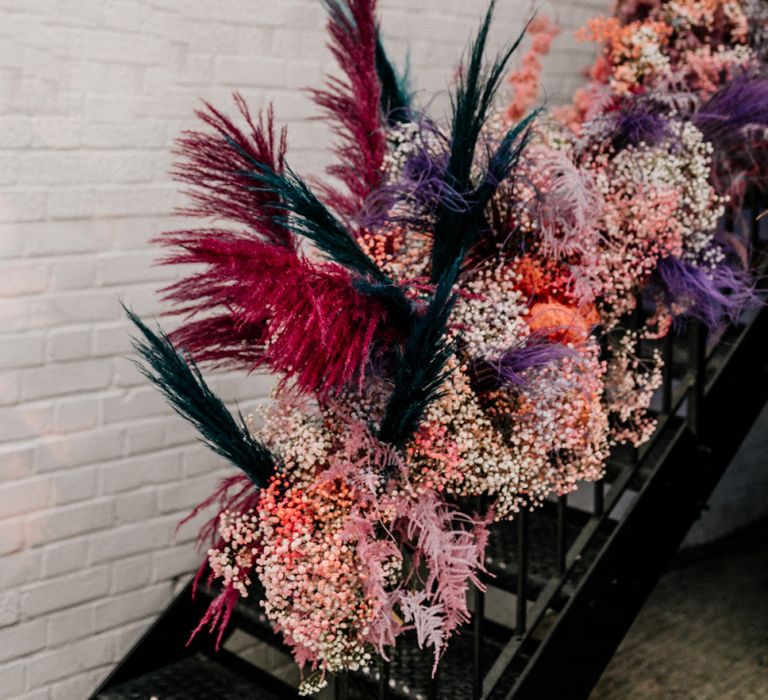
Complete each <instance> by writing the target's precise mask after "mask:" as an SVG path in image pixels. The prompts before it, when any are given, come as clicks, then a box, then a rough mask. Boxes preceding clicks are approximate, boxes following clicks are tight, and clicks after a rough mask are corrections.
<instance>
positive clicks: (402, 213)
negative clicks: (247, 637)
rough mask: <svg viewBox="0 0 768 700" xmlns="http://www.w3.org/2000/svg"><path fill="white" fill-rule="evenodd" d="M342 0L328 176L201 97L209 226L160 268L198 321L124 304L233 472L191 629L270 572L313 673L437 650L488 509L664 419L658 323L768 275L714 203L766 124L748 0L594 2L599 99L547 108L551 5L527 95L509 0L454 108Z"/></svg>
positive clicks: (188, 139)
mask: <svg viewBox="0 0 768 700" xmlns="http://www.w3.org/2000/svg"><path fill="white" fill-rule="evenodd" d="M326 5H327V8H328V11H329V24H328V26H329V32H330V46H331V50H332V52H333V55H334V56H335V58H336V60H337V62H338V64H339V67H340V69H341V74H340V77H335V78H330V79H329V80H328V82H327V83H326V85H325V86H324V87H323V88H322V89H318V90H313V91H312V96H313V98H314V100H315V102H316V103H317V105H318V106H319V107H320V108H321V109H322V110H323V112H324V114H325V116H326V117H327V118H328V119H329V121H330V122H331V123H332V125H333V130H334V133H335V135H336V138H337V145H336V156H337V159H336V163H335V164H334V165H333V166H332V167H331V168H330V169H329V171H328V172H329V175H330V176H331V178H330V179H329V180H328V181H327V182H321V183H319V184H317V185H315V186H314V187H310V185H309V184H308V183H307V181H305V180H304V179H302V178H301V177H300V176H299V175H298V174H297V173H296V172H295V171H294V170H292V169H291V167H290V165H289V164H288V160H287V156H286V154H287V147H286V144H287V134H286V132H285V130H277V129H276V128H275V126H274V121H275V120H274V115H273V113H272V110H271V109H270V110H267V111H266V112H265V113H263V114H260V115H258V116H253V115H252V114H251V113H250V112H249V110H248V108H247V106H246V105H245V103H244V101H243V100H242V99H241V98H240V97H239V96H235V104H236V106H237V108H238V111H239V113H240V117H241V120H242V124H243V125H242V126H238V125H237V124H236V123H235V121H233V120H231V119H230V118H229V117H227V116H226V115H225V114H223V113H222V112H220V111H219V110H217V109H216V108H214V107H212V106H210V105H206V106H205V109H203V110H201V111H200V112H199V113H198V116H199V118H200V119H201V121H202V123H203V125H204V126H203V128H202V129H201V130H200V131H192V132H188V133H186V134H185V135H184V136H183V137H182V138H181V139H180V141H179V147H178V153H177V155H178V157H179V161H178V165H177V167H176V170H175V175H176V176H177V178H178V179H179V180H180V181H181V182H182V183H184V184H185V185H186V186H187V187H188V193H189V200H190V205H189V207H188V208H187V209H186V210H185V211H184V212H183V213H184V214H185V215H187V216H190V217H198V218H201V219H203V220H206V223H205V224H203V225H202V226H201V227H198V228H192V229H188V230H182V231H175V232H171V233H168V234H165V235H163V236H162V237H161V238H160V239H159V242H160V244H161V245H163V246H165V247H166V248H167V249H168V250H169V253H168V255H167V257H166V258H165V260H164V262H165V263H167V264H173V265H179V264H184V265H187V264H189V265H192V268H191V270H192V271H191V272H189V273H188V274H187V275H186V276H185V277H184V278H183V279H181V281H179V282H177V283H175V284H173V285H172V286H170V287H168V288H167V289H166V290H165V298H166V299H167V300H168V301H169V302H171V303H172V304H173V308H174V311H175V312H176V313H178V314H180V315H181V316H182V319H183V320H182V322H181V325H180V326H179V327H178V328H177V330H175V331H174V332H173V333H172V334H170V335H166V334H164V333H163V332H161V331H153V330H151V329H150V328H148V327H147V326H146V325H145V324H144V323H142V321H141V320H140V319H139V318H137V317H136V316H135V315H134V314H132V313H131V312H128V313H129V315H130V317H131V319H132V320H133V321H134V323H135V324H136V326H137V328H138V329H139V331H140V334H141V335H140V340H138V341H137V342H136V346H137V349H138V351H139V352H140V354H141V355H142V356H143V358H144V360H145V370H144V371H145V373H146V375H147V376H148V378H149V379H150V380H151V381H152V382H154V383H155V384H156V385H157V386H158V388H159V389H160V390H161V391H162V392H163V393H164V394H165V395H166V397H167V398H168V400H169V401H170V403H171V404H172V405H173V407H174V408H175V409H176V410H177V411H178V412H179V413H180V414H181V415H182V416H183V417H184V418H186V419H187V420H189V421H190V422H192V423H193V424H194V425H195V427H196V428H197V429H198V431H199V432H200V434H201V436H202V439H203V440H204V441H205V442H206V443H208V444H209V445H210V446H211V448H212V449H214V451H216V452H217V453H218V454H220V455H222V456H223V457H225V458H226V459H228V460H229V461H230V462H231V463H232V464H233V465H235V466H236V467H238V468H239V470H240V473H239V474H238V475H237V476H233V477H231V478H229V479H227V480H225V481H224V482H223V483H222V484H221V486H220V488H219V489H218V490H217V491H216V493H214V494H213V495H212V496H211V498H210V499H209V500H208V501H206V503H204V504H201V506H200V509H203V508H206V507H208V506H210V505H212V504H214V503H216V504H217V505H218V514H217V515H216V517H214V519H213V520H211V521H210V522H209V523H208V525H207V526H206V527H205V528H204V529H203V531H202V533H201V538H202V539H203V541H207V542H208V543H209V550H208V557H207V560H206V561H205V562H204V563H203V566H202V567H201V570H200V574H199V577H200V578H201V580H202V578H204V577H206V576H207V578H208V580H209V582H211V583H212V582H213V581H217V582H218V583H219V584H220V591H221V592H220V594H219V595H218V597H217V598H216V599H215V600H214V602H213V604H212V605H211V607H210V609H209V611H208V613H207V615H206V616H205V618H204V619H203V620H202V621H201V622H200V625H199V627H198V629H197V630H196V632H198V631H199V630H201V629H203V628H204V627H209V628H210V629H211V630H218V634H219V639H220V638H221V634H222V632H223V629H224V627H225V626H226V624H227V621H228V619H229V617H230V615H231V613H232V610H233V608H234V606H235V605H236V604H237V601H238V600H239V599H240V598H241V597H247V596H249V595H259V596H260V597H261V599H262V605H263V608H264V611H265V613H266V615H267V617H268V618H269V620H270V621H271V622H272V623H273V625H274V627H275V629H276V630H278V631H279V632H280V633H281V634H282V635H283V637H284V639H285V641H286V643H287V644H288V645H289V646H290V647H291V649H292V650H293V652H294V655H295V658H296V661H297V662H298V664H299V665H300V666H301V667H302V668H306V669H307V670H308V672H307V673H306V674H305V676H304V681H303V683H302V687H301V691H302V692H304V693H311V692H314V691H315V690H317V689H319V688H321V687H322V686H323V685H324V684H325V682H326V675H327V674H328V673H335V672H338V671H341V670H345V669H351V670H354V669H358V668H360V667H365V666H368V665H369V664H370V663H371V660H372V658H373V656H374V655H381V656H383V657H385V658H386V657H387V654H388V649H391V647H392V646H393V645H395V644H396V643H397V638H398V637H399V636H400V635H402V634H403V633H404V632H406V631H408V630H415V634H416V636H417V640H418V643H419V645H420V646H422V647H429V648H431V649H432V650H433V651H434V658H435V666H437V663H438V661H439V659H440V656H441V654H442V653H443V651H444V650H445V648H446V645H447V644H448V642H449V639H450V638H451V635H452V634H453V633H454V632H455V631H456V630H457V629H458V628H459V627H460V626H461V625H462V624H463V623H464V622H466V621H468V620H469V617H470V612H469V610H468V608H467V592H468V590H469V588H470V586H476V587H478V588H481V589H482V588H483V586H484V583H483V574H484V567H483V556H484V551H485V547H486V543H487V539H488V536H489V534H488V527H489V525H490V524H491V523H492V522H493V521H494V520H500V519H509V518H513V517H514V516H515V514H516V513H518V512H519V511H520V510H521V509H527V508H533V507H536V506H537V505H539V504H541V503H542V502H543V501H544V500H545V499H546V498H548V497H550V496H552V495H553V494H555V495H562V494H566V493H568V492H570V491H572V490H574V489H575V488H576V487H577V485H578V483H579V482H581V481H590V480H596V479H600V478H601V476H602V475H603V470H604V464H605V460H606V458H607V456H608V453H609V450H610V448H611V447H612V446H613V445H615V444H617V443H620V442H626V441H629V442H632V443H634V444H640V443H642V442H643V441H644V440H645V439H646V438H647V437H648V435H649V434H650V432H652V430H653V422H652V421H651V420H650V419H649V418H648V416H647V415H646V410H647V407H648V404H649V402H650V397H651V395H652V393H653V391H654V389H655V388H656V386H657V385H658V383H659V380H660V371H661V370H660V360H659V358H655V360H652V361H651V362H650V363H649V361H648V360H647V359H641V358H640V357H639V356H638V355H637V344H638V342H639V341H640V340H641V339H642V338H647V337H660V336H661V335H663V334H665V333H666V332H668V330H669V328H670V326H671V324H672V321H673V320H674V319H675V318H677V317H680V316H681V315H684V314H687V315H689V316H694V317H696V318H700V319H703V320H705V321H707V322H708V323H710V324H711V325H713V326H715V325H718V324H721V323H722V322H723V321H724V320H726V319H727V318H729V317H733V316H735V315H737V314H738V313H739V312H740V310H741V309H742V308H743V307H744V306H745V305H746V304H747V303H749V302H750V300H751V292H750V286H749V277H748V274H747V272H746V271H745V270H743V269H742V268H740V267H739V266H738V264H737V256H735V255H734V254H733V252H732V249H733V245H731V247H730V248H729V244H728V241H727V239H726V238H724V237H723V236H722V235H721V234H720V233H718V231H717V226H718V221H719V219H720V218H721V215H722V213H723V211H724V209H725V207H726V205H727V201H728V199H727V198H728V196H729V194H731V190H733V189H734V187H735V186H736V180H737V179H738V178H739V177H740V175H739V174H740V173H744V172H745V171H743V170H739V169H738V168H740V167H741V165H740V164H741V163H742V161H741V160H739V158H741V155H739V154H743V153H746V152H747V151H749V150H750V146H749V141H750V139H753V138H754V135H755V133H756V131H755V130H756V129H765V127H766V126H768V124H767V123H766V121H767V115H768V111H765V110H764V108H763V107H762V106H758V105H752V107H751V108H748V107H747V106H746V105H744V104H742V103H741V102H740V101H739V100H738V99H737V97H738V96H737V95H736V94H735V93H734V91H735V90H741V91H744V93H743V94H749V95H752V96H753V97H754V96H756V95H757V96H759V97H760V99H768V87H766V85H767V84H766V83H765V82H764V79H763V78H762V77H760V72H761V70H762V65H761V63H760V58H759V55H760V54H759V48H757V46H758V44H757V43H749V42H750V36H749V31H748V30H749V27H750V21H749V18H748V14H747V13H746V9H745V8H746V7H747V5H746V4H745V5H744V6H742V4H741V3H738V2H735V1H733V0H731V1H729V2H714V1H713V2H707V3H694V2H684V1H683V0H679V1H677V2H668V3H654V2H651V3H648V2H644V3H636V7H634V9H633V8H629V7H628V6H625V7H624V8H623V9H622V10H621V11H620V12H619V14H617V15H616V16H615V17H613V18H611V19H609V20H601V21H596V22H594V23H592V24H590V28H589V30H588V34H586V36H589V37H591V38H595V39H597V40H599V41H601V42H602V43H603V45H604V50H603V52H602V54H601V56H600V58H599V59H598V64H597V65H596V67H595V68H594V69H593V71H592V75H593V78H594V82H593V84H592V85H590V87H589V88H588V89H587V91H588V94H589V95H590V97H589V99H588V100H585V99H584V98H583V97H579V98H578V99H577V101H576V103H575V104H574V106H573V107H571V108H569V109H568V110H564V111H561V112H560V113H559V115H558V118H559V121H557V120H546V119H545V118H544V117H543V116H542V115H541V114H540V111H539V110H538V109H535V108H534V109H532V108H533V106H534V105H535V103H536V100H537V94H538V77H539V73H540V69H541V66H540V63H539V59H538V57H539V56H541V55H544V54H546V53H547V51H548V50H549V45H550V42H551V41H552V39H553V38H554V37H555V35H556V34H557V31H558V30H557V28H556V27H555V26H554V25H553V24H551V23H550V22H548V21H547V20H542V19H539V20H535V21H534V22H532V23H531V24H530V25H529V27H528V29H529V32H530V33H531V34H532V36H533V44H532V46H531V49H530V50H529V51H528V53H527V54H526V56H525V57H524V58H523V63H522V66H521V67H520V68H517V69H515V70H514V71H512V73H511V78H510V86H511V90H512V95H511V96H510V98H509V99H510V104H509V105H508V106H505V105H504V104H503V98H502V97H500V95H501V94H502V93H501V90H500V88H501V86H502V84H503V79H504V76H505V74H506V73H507V71H508V70H509V67H510V62H511V59H512V56H513V53H514V52H515V49H516V48H517V47H518V45H519V44H520V42H521V41H522V40H523V36H520V37H518V38H517V39H516V40H515V41H514V42H513V43H511V44H510V45H509V46H508V47H507V48H506V49H505V50H503V51H502V52H501V53H500V54H498V55H497V56H496V57H495V59H493V60H490V61H488V60H487V59H486V57H485V53H486V43H487V35H488V30H489V27H490V24H491V19H492V15H493V6H494V3H493V2H492V3H491V6H490V8H489V10H488V12H487V14H486V16H485V18H484V20H483V22H482V24H481V26H480V29H479V31H478V33H477V35H476V36H475V38H474V39H473V41H472V42H471V43H470V45H469V48H468V50H467V53H466V57H465V60H464V61H463V62H462V65H461V67H460V69H459V71H458V73H457V78H456V81H455V85H454V86H453V88H452V95H451V96H452V108H451V113H450V115H449V117H448V119H447V121H441V120H436V119H434V118H431V117H429V116H428V115H427V114H426V113H425V112H424V111H423V110H422V109H420V108H419V107H418V106H417V105H416V104H415V102H414V100H413V98H412V95H411V94H410V92H409V90H408V86H407V83H406V81H405V80H404V79H403V78H402V76H400V74H399V73H398V71H397V69H396V68H395V67H394V66H393V64H392V63H391V62H390V61H389V59H388V57H387V54H386V51H385V49H384V46H383V44H382V41H381V39H380V36H379V32H378V25H377V22H376V16H375V9H376V8H375V5H376V3H375V0H326ZM755 7H758V10H759V6H755ZM756 11H757V10H756ZM636 15H637V17H636ZM761 36H762V35H761ZM693 38H695V39H696V41H695V42H694V41H693ZM761 41H762V39H761ZM693 55H695V56H696V57H697V60H696V61H694V60H692V59H691V56H693ZM715 66H717V69H715V68H714V67H715ZM682 67H685V70H683V68H682ZM585 94H587V93H585ZM739 94H742V93H739ZM755 99H757V98H755ZM763 104H764V103H760V105H763ZM761 109H762V110H763V111H760V110H761ZM735 125H739V129H740V130H739V131H738V134H739V136H738V138H737V134H736V132H735V131H734V128H733V127H734V126H735ZM745 177H746V175H745ZM212 220H213V221H214V222H215V223H213V224H212V223H210V222H211V221H212ZM641 297H643V298H644V299H645V301H644V302H643V304H641V305H640V306H639V305H638V301H637V300H638V299H639V298H641ZM641 307H642V308H641ZM638 309H640V310H641V311H644V312H648V313H646V314H645V315H646V316H647V319H646V320H645V322H644V323H643V324H640V325H639V326H637V324H635V325H636V327H635V328H634V329H629V328H628V324H627V317H628V315H629V314H632V313H636V312H637V310H638ZM198 366H207V367H213V368H215V367H230V368H239V369H242V370H245V371H248V372H252V371H267V372H270V373H274V374H275V375H277V376H278V377H279V378H280V381H279V383H278V384H277V387H276V389H275V391H274V395H273V401H272V403H271V405H270V406H269V407H268V408H266V409H264V410H263V411H261V412H258V413H257V414H255V415H251V416H247V417H246V416H242V415H240V414H237V415H235V414H233V413H231V412H230V411H229V410H228V409H227V408H226V406H225V405H224V404H223V403H222V401H221V400H220V399H219V398H218V397H216V396H215V395H214V394H213V392H212V391H211V390H210V388H209V387H208V386H207V384H206V382H205V380H204V378H203V375H202V373H201V371H200V369H199V367H198ZM196 512H197V511H196Z"/></svg>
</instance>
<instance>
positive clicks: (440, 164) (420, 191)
mask: <svg viewBox="0 0 768 700" xmlns="http://www.w3.org/2000/svg"><path fill="white" fill-rule="evenodd" d="M415 126H416V128H417V133H416V135H415V136H414V138H413V140H412V141H411V142H410V143H409V152H408V153H407V154H406V155H405V158H404V162H403V164H402V167H401V168H400V170H399V172H397V173H395V174H394V177H393V178H392V179H391V180H389V181H388V182H387V183H385V184H384V185H383V186H381V187H379V188H378V189H377V190H374V191H373V192H372V193H371V195H370V196H369V197H368V199H367V200H366V202H365V207H364V211H363V215H362V222H363V225H364V226H366V227H367V228H372V229H377V228H380V227H381V226H382V225H383V224H384V223H389V222H397V223H401V224H408V225H410V226H413V227H416V228H419V229H427V228H429V225H428V224H429V221H430V219H431V217H432V216H433V215H434V213H435V212H436V211H437V209H438V207H440V206H444V207H446V208H449V209H450V210H452V211H456V212H462V211H466V210H467V209H468V208H469V204H468V203H467V201H466V199H465V197H464V196H463V195H462V193H460V192H459V191H458V190H457V189H456V188H454V187H453V186H452V185H451V181H450V178H449V176H448V159H449V156H450V154H449V146H450V144H449V142H448V139H447V138H446V136H445V135H444V134H443V133H441V132H440V130H439V129H438V127H437V125H436V124H435V123H434V122H432V121H431V120H430V119H428V118H426V117H422V118H421V119H420V120H419V122H418V123H417V124H416V125H415ZM398 204H400V205H403V206H401V207H400V208H398V206H397V205H398Z"/></svg>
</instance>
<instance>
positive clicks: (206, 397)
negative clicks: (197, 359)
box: [123, 306, 275, 487]
mask: <svg viewBox="0 0 768 700" xmlns="http://www.w3.org/2000/svg"><path fill="white" fill-rule="evenodd" d="M123 309H124V310H125V313H126V314H127V315H128V318H129V319H130V320H131V321H132V322H133V324H134V325H135V326H136V328H138V329H139V331H140V332H141V335H142V336H143V339H136V338H134V340H133V345H134V348H135V349H136V351H137V352H138V353H139V355H141V357H142V358H143V359H144V362H145V363H146V364H142V363H140V362H137V364H138V366H139V369H140V370H141V372H142V373H143V374H144V376H146V377H147V379H149V380H150V381H151V382H152V383H153V384H154V385H155V386H156V387H157V388H158V389H159V390H160V391H161V392H162V394H163V395H164V396H165V398H166V400H167V401H168V403H169V404H170V405H171V406H172V407H173V409H174V410H175V411H176V413H178V414H179V415H180V416H181V417H182V418H184V419H185V420H187V421H189V422H190V423H191V424H192V425H194V426H195V428H196V429H197V431H198V433H200V436H201V439H202V441H203V442H204V443H205V444H206V445H208V447H210V448H211V449H212V450H213V451H214V452H216V453H218V454H220V455H221V456H222V457H224V458H225V459H227V460H229V461H230V462H231V463H232V464H234V465H235V466H236V467H237V468H238V469H241V470H242V471H243V472H245V474H246V475H247V476H248V478H250V480H251V481H252V482H253V483H254V484H255V485H256V486H259V487H261V486H264V485H265V484H266V482H267V480H268V479H269V477H270V476H271V475H272V473H273V472H274V468H275V458H274V456H273V455H272V454H271V453H270V452H269V450H268V449H267V448H266V447H264V445H262V444H261V443H260V442H258V441H257V440H254V439H253V437H252V436H251V434H250V431H249V430H248V427H247V425H246V423H245V419H244V418H243V416H242V414H240V413H238V416H237V418H235V417H234V416H233V415H232V414H231V413H230V412H229V410H228V409H227V407H226V406H225V405H224V403H223V402H222V400H221V399H220V398H219V397H218V396H216V394H214V393H213V392H212V391H211V389H210V388H209V387H208V385H207V384H206V383H205V380H204V379H203V377H202V375H201V374H200V370H199V369H198V367H197V365H196V364H195V363H194V361H193V360H192V359H191V358H185V357H184V356H182V354H181V353H180V352H178V351H177V350H176V348H175V347H174V345H173V343H172V342H171V341H170V339H169V338H168V336H167V335H166V334H165V333H163V332H162V331H158V333H154V332H153V331H152V330H150V329H149V328H148V327H147V326H146V325H145V324H144V323H143V322H142V321H141V319H140V318H139V317H138V316H137V315H136V314H135V313H133V312H132V311H130V310H129V309H127V308H126V307H125V306H123Z"/></svg>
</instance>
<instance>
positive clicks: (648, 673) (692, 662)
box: [591, 521, 768, 700]
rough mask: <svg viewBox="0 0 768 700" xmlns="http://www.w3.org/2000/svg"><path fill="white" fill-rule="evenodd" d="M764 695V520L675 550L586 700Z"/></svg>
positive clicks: (767, 674) (767, 623)
mask: <svg viewBox="0 0 768 700" xmlns="http://www.w3.org/2000/svg"><path fill="white" fill-rule="evenodd" d="M654 698H690V699H692V700H693V699H695V700H710V699H712V700H715V699H716V700H723V699H726V698H728V699H733V700H751V699H753V698H754V699H759V700H764V699H765V700H768V521H763V522H761V523H760V524H758V525H756V526H752V527H750V528H749V529H748V530H745V531H743V532H741V533H738V534H736V535H733V536H731V537H729V538H728V539H727V540H724V541H721V542H718V543H715V544H712V545H707V546H705V547H702V548H700V549H697V550H693V551H688V552H685V553H684V554H682V555H680V556H679V558H678V560H677V561H676V562H675V565H674V566H673V568H672V569H671V570H670V572H669V573H668V574H666V575H665V576H664V577H663V578H662V579H661V581H660V582H659V584H658V586H657V587H656V589H655V591H654V592H653V594H652V596H651V597H650V599H649V600H648V602H647V603H646V605H645V607H644V608H643V610H642V612H641V613H640V615H639V616H638V618H637V620H636V621H635V624H634V625H633V627H632V629H631V630H630V632H629V634H628V635H627V637H626V638H625V639H624V641H623V643H622V644H621V647H620V648H619V650H618V652H617V654H616V656H615V657H614V658H613V660H612V661H611V664H610V665H609V666H608V668H607V669H606V671H605V673H604V674H603V677H602V678H601V680H600V683H599V684H598V685H597V687H596V688H595V690H594V692H593V693H592V695H591V700H619V699H621V700H649V699H654Z"/></svg>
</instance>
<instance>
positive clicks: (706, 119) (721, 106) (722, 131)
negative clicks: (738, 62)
mask: <svg viewBox="0 0 768 700" xmlns="http://www.w3.org/2000/svg"><path fill="white" fill-rule="evenodd" d="M693 122H694V124H695V125H696V126H697V127H698V128H699V129H701V131H702V132H703V133H704V136H705V137H706V138H707V140H709V141H712V142H713V143H714V144H715V146H717V145H718V144H719V143H721V142H724V143H726V144H730V143H732V142H734V141H739V140H741V139H742V137H741V136H740V135H739V132H740V131H741V130H742V129H744V128H745V127H750V126H760V127H768V78H764V77H755V76H754V75H751V74H750V73H744V74H742V75H740V76H738V77H736V78H735V79H734V80H732V81H730V82H729V83H728V84H726V85H725V86H724V87H723V88H722V89H720V90H719V91H718V92H716V93H715V94H714V95H713V96H712V98H711V99H710V100H709V102H707V103H706V104H705V105H703V106H702V108H701V109H700V110H699V111H698V112H697V113H696V114H695V115H694V117H693Z"/></svg>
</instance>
